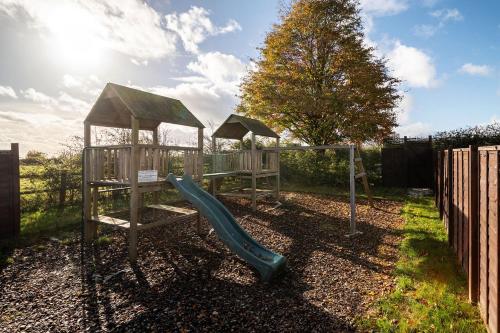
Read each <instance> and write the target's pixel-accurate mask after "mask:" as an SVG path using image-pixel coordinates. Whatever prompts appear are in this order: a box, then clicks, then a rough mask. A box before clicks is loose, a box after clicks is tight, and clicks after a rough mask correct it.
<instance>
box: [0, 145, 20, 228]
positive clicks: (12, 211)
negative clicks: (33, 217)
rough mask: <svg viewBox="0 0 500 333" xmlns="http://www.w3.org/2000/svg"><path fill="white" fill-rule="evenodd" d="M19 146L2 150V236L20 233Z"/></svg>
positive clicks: (0, 210) (0, 166) (0, 192)
mask: <svg viewBox="0 0 500 333" xmlns="http://www.w3.org/2000/svg"><path fill="white" fill-rule="evenodd" d="M20 211H21V210H20V199H19V146H18V144H17V143H13V144H12V145H11V150H2V151H0V237H14V236H17V235H19V228H20V221H21V213H20Z"/></svg>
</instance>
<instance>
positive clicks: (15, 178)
mask: <svg viewBox="0 0 500 333" xmlns="http://www.w3.org/2000/svg"><path fill="white" fill-rule="evenodd" d="M10 150H11V155H10V156H11V158H12V163H11V165H12V214H13V221H12V223H13V228H12V232H13V235H14V236H15V237H17V236H19V233H20V231H21V202H20V201H21V189H20V183H19V144H18V143H11V144H10Z"/></svg>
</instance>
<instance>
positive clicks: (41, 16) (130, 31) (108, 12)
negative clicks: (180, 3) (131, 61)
mask: <svg viewBox="0 0 500 333" xmlns="http://www.w3.org/2000/svg"><path fill="white" fill-rule="evenodd" d="M2 11H3V12H4V13H6V14H7V15H10V16H12V17H16V18H19V19H26V18H28V19H29V24H30V26H31V27H32V28H34V29H37V30H39V31H40V33H41V34H42V35H43V36H45V37H49V38H50V39H51V40H52V41H53V42H55V43H56V44H58V45H59V51H60V53H65V52H66V53H69V54H72V55H74V56H80V57H81V54H80V55H78V52H83V53H84V54H85V55H86V56H89V55H90V54H91V53H92V51H95V50H96V49H101V48H107V49H111V50H114V51H117V52H120V53H123V54H126V55H129V56H132V57H134V58H138V59H158V58H163V57H165V56H167V55H169V54H171V53H173V52H174V51H175V40H176V36H175V34H173V33H171V32H169V31H166V30H164V29H163V28H162V17H161V15H159V14H158V13H157V12H156V11H155V10H154V9H153V8H152V7H150V6H149V5H148V4H147V3H145V2H143V1H140V0H86V1H71V0H46V1H31V0H0V12H2Z"/></svg>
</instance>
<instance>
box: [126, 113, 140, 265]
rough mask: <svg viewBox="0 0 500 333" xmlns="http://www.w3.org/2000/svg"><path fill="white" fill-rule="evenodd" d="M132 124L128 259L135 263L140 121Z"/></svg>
mask: <svg viewBox="0 0 500 333" xmlns="http://www.w3.org/2000/svg"><path fill="white" fill-rule="evenodd" d="M131 124H132V126H131V127H132V135H131V139H132V140H131V141H132V147H131V154H130V229H129V240H128V257H129V260H130V261H131V262H132V263H134V262H135V261H136V260H137V223H138V219H139V215H138V210H139V184H138V179H137V170H138V169H139V166H138V162H139V156H138V151H139V149H138V147H137V144H138V143H139V120H138V119H136V118H135V117H134V116H131Z"/></svg>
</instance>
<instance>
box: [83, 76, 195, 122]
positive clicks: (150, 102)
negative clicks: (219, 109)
mask: <svg viewBox="0 0 500 333" xmlns="http://www.w3.org/2000/svg"><path fill="white" fill-rule="evenodd" d="M132 115H133V116H134V117H135V118H136V119H138V120H139V128H140V129H145V130H153V129H155V128H156V127H158V125H159V124H161V123H169V124H176V125H184V126H190V127H198V128H204V126H203V124H202V123H201V122H200V121H199V120H198V119H197V118H196V117H195V116H194V115H193V114H192V113H191V112H190V111H189V110H188V109H187V108H186V107H185V106H184V104H182V102H181V101H179V100H177V99H173V98H169V97H165V96H160V95H156V94H152V93H149V92H146V91H142V90H138V89H134V88H129V87H125V86H121V85H118V84H115V83H108V84H106V86H105V87H104V90H103V91H102V93H101V95H100V96H99V98H98V99H97V101H96V102H95V104H94V106H93V107H92V109H91V110H90V113H89V114H88V115H87V118H86V119H85V121H86V122H89V123H90V124H91V125H95V126H106V127H120V128H130V127H131V119H130V118H131V117H130V116H132Z"/></svg>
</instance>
